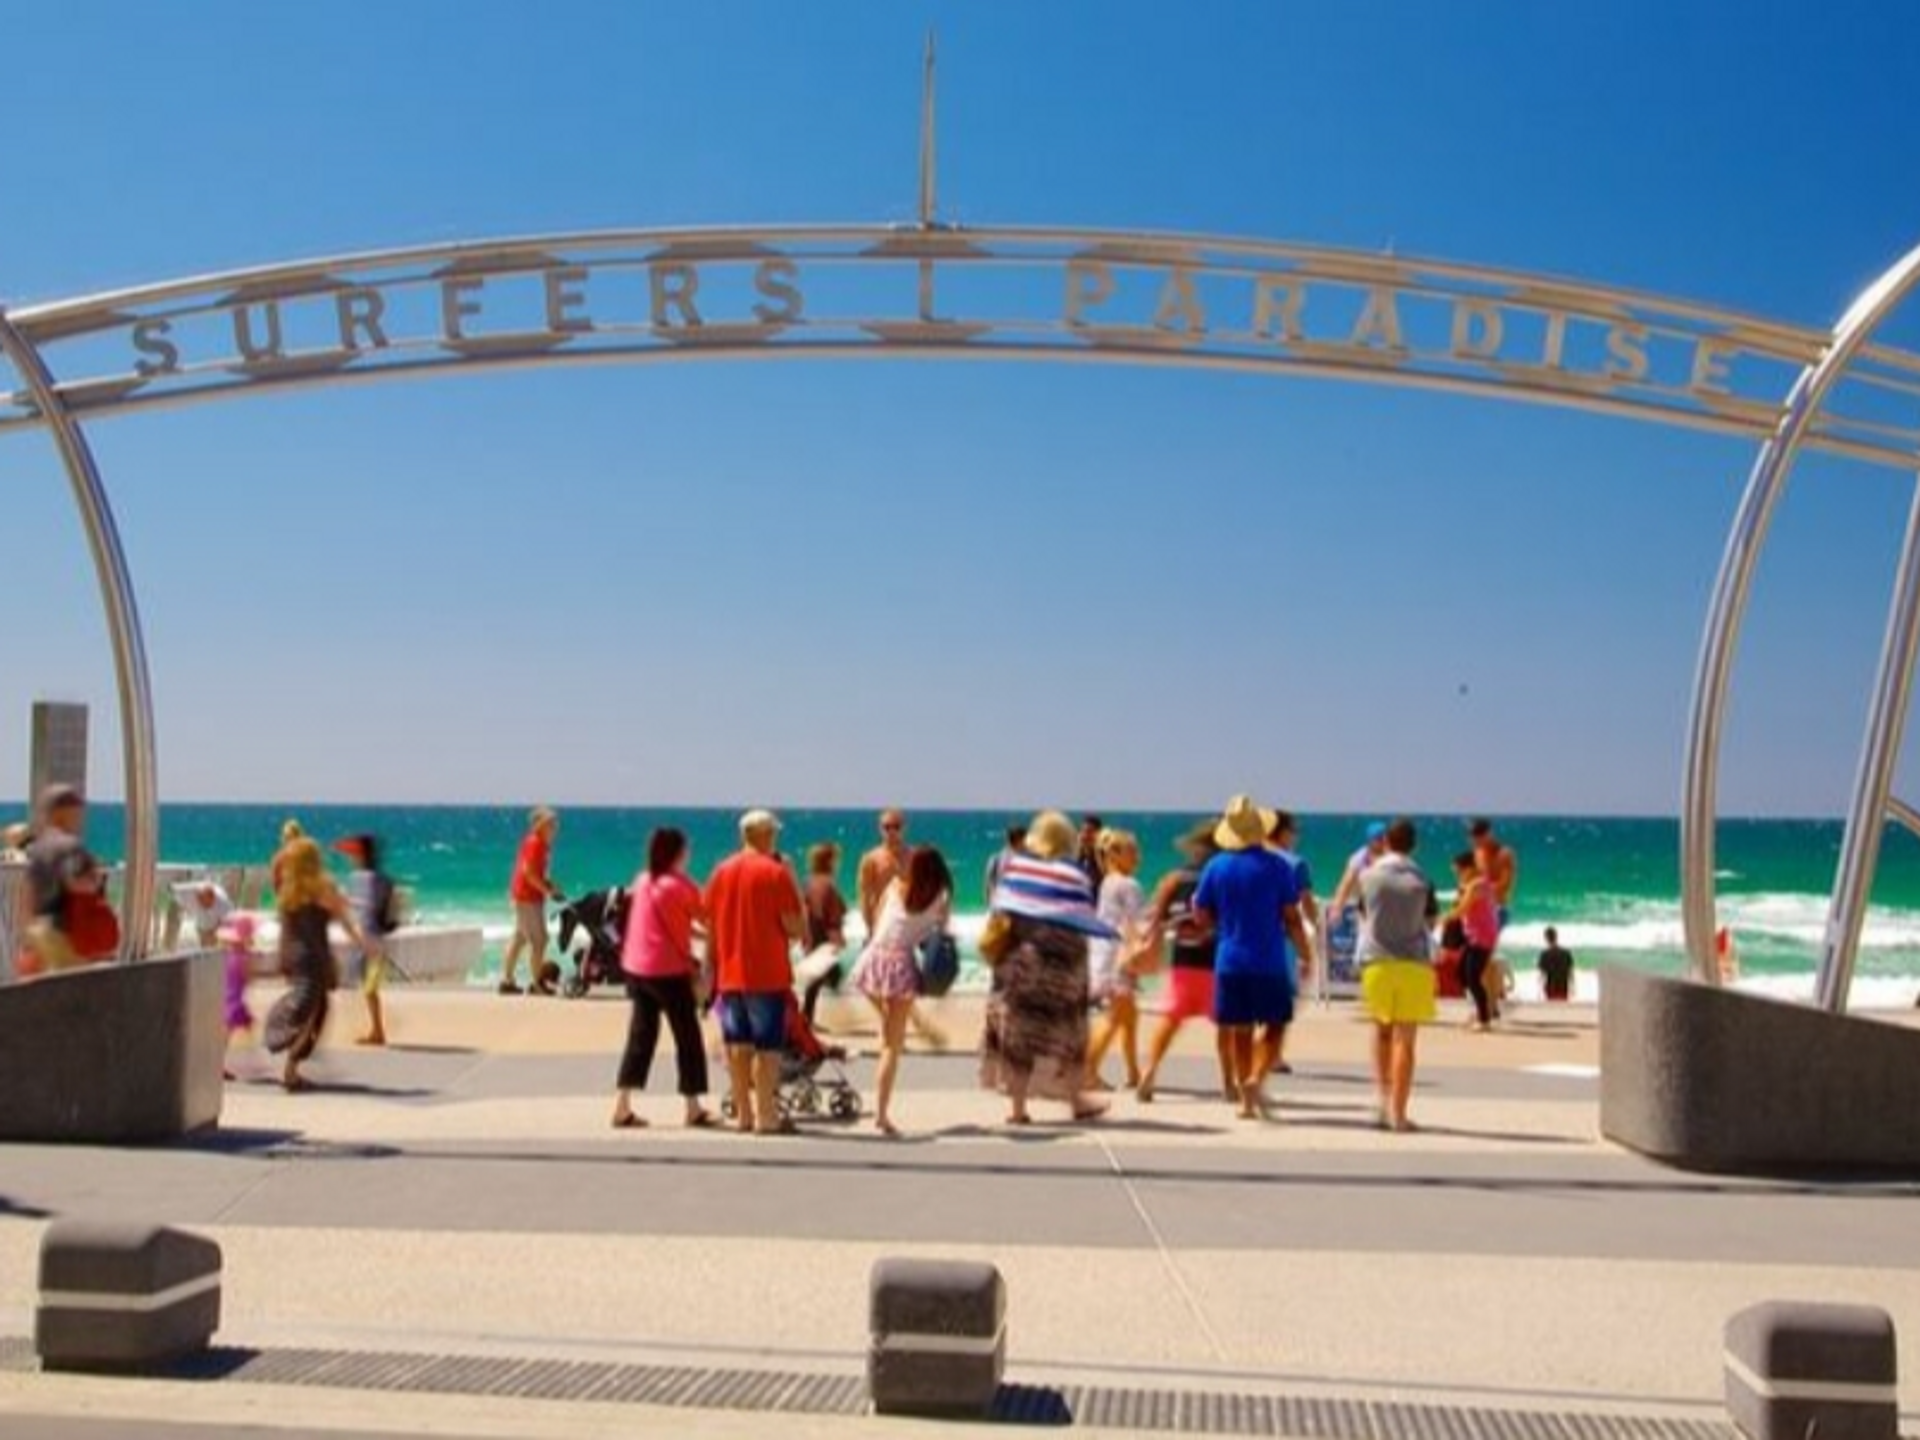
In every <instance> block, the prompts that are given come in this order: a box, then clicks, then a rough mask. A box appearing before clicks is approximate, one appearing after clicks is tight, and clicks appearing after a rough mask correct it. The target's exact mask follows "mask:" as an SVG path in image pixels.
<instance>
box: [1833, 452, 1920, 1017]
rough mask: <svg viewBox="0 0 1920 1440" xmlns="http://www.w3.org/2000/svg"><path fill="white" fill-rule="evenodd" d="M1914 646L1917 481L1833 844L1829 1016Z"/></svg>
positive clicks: (1849, 975)
mask: <svg viewBox="0 0 1920 1440" xmlns="http://www.w3.org/2000/svg"><path fill="white" fill-rule="evenodd" d="M1916 644H1920V481H1917V482H1916V484H1915V487H1914V496H1913V504H1912V506H1911V507H1910V508H1909V510H1908V512H1907V538H1906V541H1905V543H1904V544H1903V545H1902V546H1901V548H1900V570H1899V574H1898V576H1897V577H1896V579H1895V581H1894V589H1893V601H1892V603H1891V605H1890V607H1889V609H1888V611H1887V633H1886V638H1885V639H1884V640H1883V641H1882V642H1881V646H1880V671H1879V674H1878V675H1877V676H1876V677H1875V679H1874V683H1873V707H1872V709H1871V710H1869V711H1868V712H1867V734H1866V739H1864V740H1863V741H1862V742H1861V744H1860V764H1859V766H1858V768H1857V769H1856V770H1855V772H1854V777H1853V803H1852V804H1851V805H1850V806H1849V807H1848V809H1847V832H1846V836H1845V838H1844V839H1843V840H1842V841H1841V843H1840V864H1839V867H1838V868H1837V869H1836V870H1835V872H1834V878H1833V899H1832V902H1831V904H1830V905H1829V907H1828V910H1827V933H1826V938H1825V939H1824V941H1823V942H1822V943H1821V948H1820V971H1819V975H1818V977H1817V980H1816V983H1815V990H1814V997H1813V998H1814V1003H1815V1004H1817V1005H1819V1006H1820V1007H1821V1008H1822V1009H1823V1010H1829V1011H1832V1012H1833V1013H1834V1014H1836V1015H1838V1014H1841V1013H1843V1012H1844V1011H1845V1010H1846V1008H1847V992H1848V991H1849V990H1851V989H1852V988H1853V962H1854V959H1855V957H1856V956H1857V955H1858V953H1859V950H1860V931H1861V929H1862V927H1863V926H1865V924H1866V920H1867V902H1868V900H1869V899H1870V898H1871V897H1872V892H1873V877H1874V874H1875V872H1876V871H1877V870H1878V869H1879V867H1880V840H1881V837H1882V836H1884V835H1885V834H1886V828H1887V812H1888V801H1889V799H1890V797H1891V795H1892V793H1893V771H1894V766H1895V765H1896V764H1897V763H1898V762H1899V759H1900V742H1901V740H1902V738H1903V737H1904V736H1905V735H1906V733H1907V702H1908V701H1909V700H1910V699H1911V698H1912V696H1913V660H1914V651H1915V647H1916Z"/></svg>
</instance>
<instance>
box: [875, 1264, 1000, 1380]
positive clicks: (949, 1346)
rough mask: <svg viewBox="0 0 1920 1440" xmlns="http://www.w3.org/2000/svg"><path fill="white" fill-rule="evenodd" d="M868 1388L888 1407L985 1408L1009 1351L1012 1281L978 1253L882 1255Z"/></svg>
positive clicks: (876, 1286)
mask: <svg viewBox="0 0 1920 1440" xmlns="http://www.w3.org/2000/svg"><path fill="white" fill-rule="evenodd" d="M868 1293H869V1300H870V1304H869V1307H868V1314H869V1324H870V1331H871V1339H872V1344H871V1348H870V1349H869V1350H868V1351H867V1393H868V1395H869V1397H870V1398H871V1399H872V1401H873V1408H874V1410H875V1411H876V1412H878V1413H879V1414H882V1415H911V1414H967V1413H971V1414H984V1413H985V1412H986V1411H987V1410H988V1409H990V1408H991V1407H992V1405H993V1398H994V1396H995V1395H996V1394H997V1393H998V1392H999V1389H1000V1373H1001V1371H1002V1369H1003V1368H1004V1367H1005V1365H1006V1358H1007V1331H1006V1314H1007V1287H1006V1282H1005V1281H1003V1280H1002V1279H1001V1278H1000V1272H999V1270H997V1269H995V1268H994V1267H993V1266H992V1265H988V1264H985V1263H984V1262H980V1261H971V1260H892V1259H889V1260H879V1261H876V1262H875V1263H874V1267H873V1272H872V1275H871V1276H870V1277H869V1281H868Z"/></svg>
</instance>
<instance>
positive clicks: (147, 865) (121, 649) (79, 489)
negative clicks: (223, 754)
mask: <svg viewBox="0 0 1920 1440" xmlns="http://www.w3.org/2000/svg"><path fill="white" fill-rule="evenodd" d="M0 350H4V351H5V352H6V354H7V358H8V359H10V360H11V361H12V362H13V366H14V368H15V369H16V370H18V371H19V372H20V376H21V378H22V379H23V380H25V381H26V385H27V390H28V392H29V393H30V394H31V395H32V397H33V403H34V406H35V408H36V409H38V410H39V412H40V414H41V417H42V418H43V419H44V420H45V421H46V423H47V427H48V428H49V429H50V430H52V432H53V438H54V443H55V444H56V445H58V446H59V449H60V460H61V463H62V464H63V465H65V466H66V469H67V479H68V480H69V481H70V482H71V483H72V485H73V498H74V503H75V504H76V505H77V506H78V507H79V510H80V519H81V522H82V523H83V524H84V525H85V527H86V532H87V548H88V549H89V550H91V551H92V553H93V568H94V573H95V575H97V576H98V577H99V581H100V598H101V603H102V604H103V605H104V606H105V608H106V612H107V634H108V637H109V639H110V640H111V642H112V644H113V672H114V681H115V683H116V685H117V686H118V689H119V692H120V737H121V739H120V748H121V755H122V759H123V763H124V766H125V770H126V829H127V837H126V885H125V887H124V891H123V893H122V895H121V912H122V913H121V924H120V935H121V940H120V958H121V959H122V960H138V959H141V958H142V957H144V956H145V955H146V953H147V951H148V949H149V947H150V946H151V945H152V943H153V923H152V922H153V914H154V889H155V866H156V864H157V862H158V858H159V854H158V852H159V845H160V813H159V808H158V803H157V802H158V790H157V788H156V784H155V765H154V739H153V692H152V689H151V687H150V685H149V683H148V679H147V651H146V642H145V640H144V639H143V638H142V636H141V631H140V608H139V606H138V605H137V604H136V603H135V601H134V595H133V580H132V577H131V576H130V575H129V574H128V572H127V557H126V552H125V550H124V549H122V547H121V544H120V531H119V528H118V527H117V526H116V525H115V524H114V520H113V508H112V506H110V505H109V504H108V503H107V491H106V486H105V485H103V484H102V483H101V480H100V469H99V466H97V465H96V464H95V463H94V459H93V450H92V448H91V447H90V446H89V445H88V444H87V439H86V436H85V435H83V434H81V432H80V426H79V423H78V422H77V421H76V420H75V419H74V418H73V416H72V415H70V414H69V413H68V412H67V409H66V407H65V405H64V404H63V403H62V402H61V399H60V395H59V392H58V391H57V390H56V389H55V388H54V380H53V376H52V374H51V373H50V372H49V371H48V370H47V367H46V365H45V363H44V362H43V361H42V360H41V359H40V352H39V351H38V350H36V349H35V348H34V346H33V345H32V344H31V343H30V342H29V341H28V340H27V338H26V337H25V336H23V335H22V334H21V333H20V331H19V330H18V329H17V328H16V327H15V326H14V324H13V322H12V321H11V320H10V319H8V317H7V314H6V312H5V310H3V309H0Z"/></svg>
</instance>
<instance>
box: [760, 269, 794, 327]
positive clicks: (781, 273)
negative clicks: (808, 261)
mask: <svg viewBox="0 0 1920 1440" xmlns="http://www.w3.org/2000/svg"><path fill="white" fill-rule="evenodd" d="M799 278H800V267H799V266H798V265H795V264H794V263H793V261H791V260H788V259H785V258H784V257H776V258H774V259H771V260H762V261H761V262H760V263H759V264H758V265H756V266H754V267H753V288H754V289H755V290H756V291H758V292H759V293H760V294H762V295H764V296H766V297H767V299H768V300H777V301H778V302H779V303H778V304H777V305H768V304H765V303H756V304H755V305H754V307H753V314H754V318H755V319H757V320H758V321H759V322H760V323H761V324H762V325H793V324H797V323H798V322H799V320H800V315H801V310H802V307H803V305H804V304H805V302H804V301H803V300H802V299H801V297H800V287H799V285H797V284H795V283H794V282H795V281H797V280H798V279H799Z"/></svg>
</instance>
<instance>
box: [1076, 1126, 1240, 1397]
mask: <svg viewBox="0 0 1920 1440" xmlns="http://www.w3.org/2000/svg"><path fill="white" fill-rule="evenodd" d="M1093 1138H1094V1143H1095V1144H1097V1145H1098V1146H1099V1147H1100V1152H1101V1153H1102V1154H1103V1155H1105V1156H1106V1157H1107V1166H1108V1168H1109V1169H1111V1170H1112V1171H1113V1173H1114V1176H1115V1177H1116V1178H1117V1179H1118V1180H1119V1181H1120V1188H1121V1189H1122V1190H1124V1191H1125V1192H1126V1196H1127V1201H1128V1203H1129V1204H1131V1205H1132V1206H1133V1211H1134V1214H1136V1215H1138V1216H1139V1217H1140V1223H1141V1224H1142V1225H1143V1226H1145V1227H1146V1231H1147V1234H1148V1235H1149V1236H1150V1237H1151V1238H1152V1240H1153V1248H1154V1250H1155V1252H1156V1253H1158V1255H1159V1257H1160V1263H1161V1265H1162V1266H1163V1267H1164V1268H1165V1269H1166V1272H1167V1275H1168V1276H1169V1277H1170V1278H1171V1279H1172V1281H1173V1288H1174V1289H1175V1290H1177V1291H1179V1293H1180V1299H1181V1302H1182V1303H1183V1304H1185V1306H1186V1307H1187V1310H1188V1311H1189V1312H1190V1313H1191V1314H1192V1316H1193V1318H1194V1323H1195V1324H1197V1325H1198V1326H1199V1327H1200V1333H1201V1334H1202V1335H1205V1336H1206V1337H1207V1348H1208V1349H1210V1350H1211V1351H1213V1358H1214V1359H1215V1361H1217V1362H1218V1363H1220V1364H1222V1365H1224V1364H1226V1363H1227V1359H1228V1356H1227V1347H1226V1346H1225V1345H1223V1344H1221V1343H1220V1336H1219V1333H1218V1332H1217V1331H1215V1330H1214V1328H1213V1322H1212V1321H1210V1320H1209V1319H1208V1318H1207V1312H1206V1310H1205V1308H1204V1307H1203V1306H1202V1305H1201V1304H1200V1300H1199V1297H1198V1296H1196V1295H1195V1294H1194V1293H1193V1289H1192V1287H1191V1286H1189V1285H1188V1284H1187V1277H1186V1275H1185V1274H1183V1273H1182V1272H1181V1269H1180V1264H1179V1262H1178V1261H1177V1260H1175V1259H1174V1256H1173V1251H1172V1249H1171V1247H1169V1246H1168V1244H1167V1237H1166V1236H1165V1235H1163V1234H1162V1233H1161V1231H1160V1226H1159V1225H1158V1224H1157V1223H1156V1222H1155V1221H1154V1218H1153V1214H1152V1212H1151V1211H1149V1210H1148V1209H1147V1205H1146V1202H1145V1201H1144V1200H1142V1199H1141V1198H1140V1191H1139V1189H1138V1187H1136V1186H1135V1185H1134V1183H1133V1177H1132V1176H1131V1175H1129V1174H1127V1171H1126V1167H1125V1166H1123V1165H1122V1164H1121V1163H1120V1157H1119V1156H1118V1155H1116V1154H1114V1152H1113V1147H1112V1146H1111V1145H1109V1144H1108V1143H1107V1137H1106V1136H1104V1135H1102V1134H1099V1133H1098V1132H1097V1131H1096V1132H1095V1134H1094V1137H1093Z"/></svg>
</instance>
